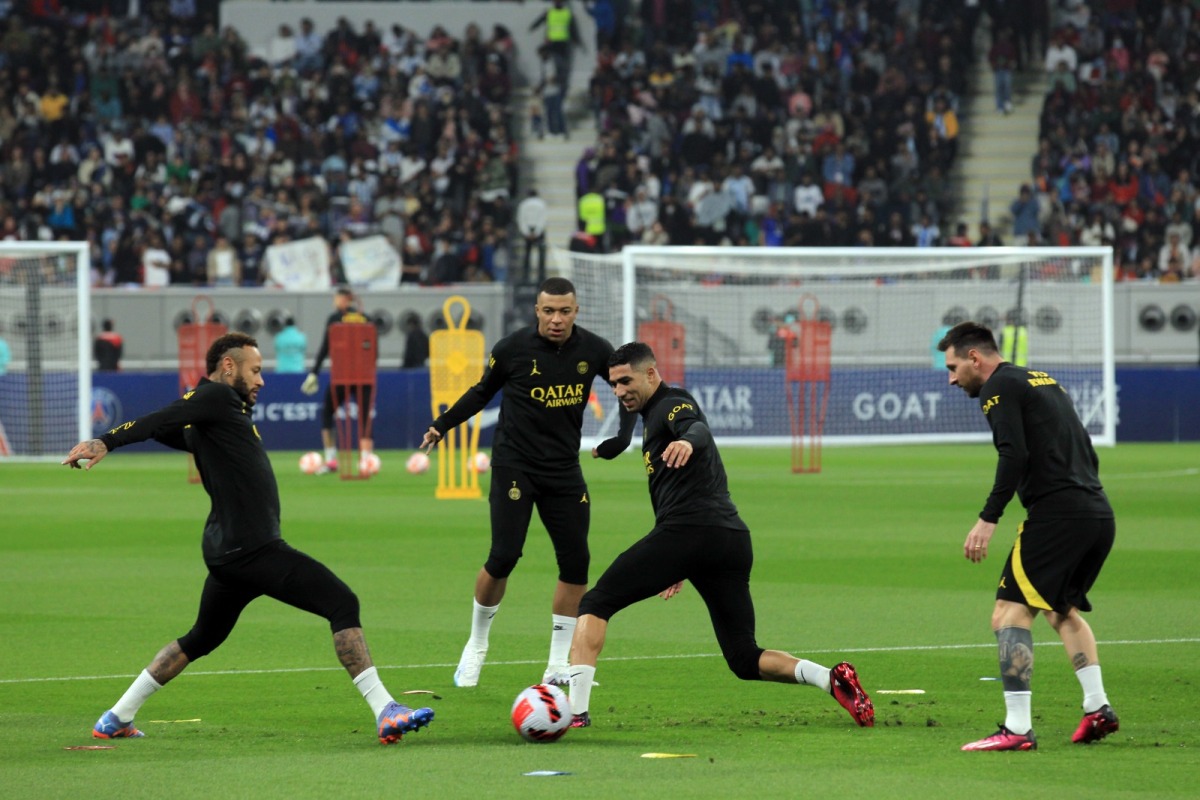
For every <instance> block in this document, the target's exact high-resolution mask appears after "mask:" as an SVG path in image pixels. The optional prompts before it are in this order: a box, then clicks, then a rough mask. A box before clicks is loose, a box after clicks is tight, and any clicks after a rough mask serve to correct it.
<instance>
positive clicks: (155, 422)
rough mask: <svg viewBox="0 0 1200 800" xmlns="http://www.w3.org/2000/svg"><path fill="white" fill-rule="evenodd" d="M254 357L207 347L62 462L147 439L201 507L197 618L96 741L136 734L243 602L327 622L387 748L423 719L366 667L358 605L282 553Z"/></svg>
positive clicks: (321, 573)
mask: <svg viewBox="0 0 1200 800" xmlns="http://www.w3.org/2000/svg"><path fill="white" fill-rule="evenodd" d="M262 361H263V359H262V353H261V352H259V349H258V342H257V341H255V340H254V339H253V338H252V337H250V336H247V335H246V334H244V333H229V334H226V335H224V336H222V337H220V338H219V339H217V340H216V341H215V342H213V343H212V345H211V346H210V347H209V349H208V353H207V357H206V362H205V369H206V371H207V373H208V377H206V378H201V379H200V383H199V385H198V386H197V387H196V388H195V389H194V390H192V391H190V392H188V393H187V394H185V395H184V396H183V397H182V398H180V399H179V400H176V401H175V402H173V403H171V404H170V405H168V406H166V407H164V408H162V409H160V410H158V411H153V412H151V413H149V414H146V415H145V416H143V417H139V418H138V419H135V420H133V421H132V422H126V423H124V424H122V425H118V426H117V427H116V428H113V429H112V430H111V431H109V432H108V433H106V434H104V435H103V436H101V437H100V438H98V439H90V440H88V441H85V442H80V443H79V444H77V445H75V447H73V448H71V452H70V453H68V454H67V457H66V459H65V460H64V461H63V463H64V464H68V465H70V466H71V467H73V468H75V469H80V468H81V464H80V462H82V461H86V462H88V464H87V466H86V467H84V468H85V469H89V470H90V469H91V468H92V467H94V466H96V464H98V463H99V462H100V460H101V459H103V458H104V457H105V456H106V455H108V453H109V452H110V451H112V450H115V449H116V448H118V447H121V446H123V445H128V444H134V443H135V442H144V441H147V440H148V439H154V440H155V441H158V442H160V443H162V444H165V445H167V446H168V447H174V448H176V449H177V450H186V451H188V452H190V453H192V455H193V456H194V457H195V459H196V468H197V469H198V470H199V471H200V479H201V480H202V481H203V482H204V489H205V491H206V492H208V495H209V497H210V498H211V499H212V509H211V510H210V511H209V514H208V519H207V520H206V521H205V523H204V541H203V548H202V549H203V553H204V563H205V564H206V565H207V567H208V576H207V577H206V578H205V580H204V589H203V590H202V591H201V594H200V611H199V613H198V614H197V616H196V622H195V624H194V625H193V626H192V629H191V630H190V631H188V632H187V633H186V634H184V635H183V636H181V637H179V638H178V639H176V640H175V641H173V642H171V643H170V644H168V645H167V646H166V647H164V648H163V649H162V650H160V651H159V653H158V655H157V656H155V657H154V660H153V661H151V662H150V665H149V666H147V667H146V668H145V669H144V670H142V673H141V674H140V675H138V677H137V678H136V679H135V680H134V682H133V684H132V685H131V686H130V687H129V689H128V690H126V692H125V694H124V695H122V696H121V699H120V700H118V701H117V704H116V705H114V706H113V707H112V708H111V709H109V710H108V711H105V712H104V714H103V715H102V716H101V717H100V720H99V721H98V722H97V723H96V725H95V728H94V729H93V731H92V735H93V736H95V737H96V738H98V739H118V738H126V737H136V736H142V735H143V734H142V732H141V731H140V730H138V729H137V728H135V727H134V725H133V718H134V715H135V714H137V711H138V709H140V708H141V707H142V704H143V703H145V702H146V700H147V699H149V697H150V695H152V694H154V693H155V692H156V691H158V690H159V689H161V688H162V687H163V686H164V685H165V684H166V683H167V682H168V681H170V680H171V679H173V678H174V677H175V676H176V675H178V674H179V673H181V672H183V670H184V669H185V668H186V667H187V665H188V664H190V663H191V662H193V661H195V660H196V659H198V658H201V657H202V656H205V655H208V654H209V653H211V652H212V651H213V650H215V649H216V648H217V647H218V646H219V645H220V644H221V643H222V642H224V641H225V639H226V638H227V637H228V636H229V634H230V632H232V631H233V627H234V625H235V624H236V623H237V620H238V616H239V615H240V614H241V613H242V610H243V609H244V608H245V607H246V606H247V605H249V604H250V602H251V601H252V600H254V599H255V598H258V597H262V596H263V595H266V596H267V597H271V598H274V599H275V600H279V601H280V602H282V603H287V604H288V605H290V606H294V607H295V608H299V609H301V610H303V611H308V612H310V613H313V614H316V615H318V616H321V617H324V618H325V619H327V620H329V627H330V629H331V630H332V631H333V644H334V649H335V650H336V652H337V657H338V660H339V661H340V662H341V664H342V666H343V667H345V668H346V671H347V672H349V673H350V677H351V678H352V679H353V680H354V685H355V686H356V687H358V690H359V691H360V692H361V693H362V696H363V697H364V698H365V699H366V701H367V704H368V705H369V706H370V707H371V712H372V713H373V714H374V715H375V719H376V723H377V725H378V733H379V740H380V741H381V742H383V743H384V744H392V743H394V742H396V741H398V740H399V739H400V737H401V736H402V735H403V734H405V733H407V732H409V731H414V730H417V729H418V728H421V727H423V726H425V725H428V724H429V722H430V720H432V719H433V711H432V709H429V708H419V709H416V710H413V709H411V708H408V707H407V706H402V705H400V704H399V703H397V702H396V701H395V700H393V699H392V696H391V694H390V693H389V692H388V690H387V689H386V688H385V687H384V685H383V683H382V681H381V680H380V679H379V674H378V673H377V672H376V670H375V667H374V665H373V663H372V661H371V654H370V652H369V651H368V650H367V643H366V640H365V639H364V638H363V632H362V625H361V623H360V622H359V606H358V598H357V597H356V596H355V594H354V592H352V591H351V590H350V587H349V586H347V585H346V584H345V583H343V582H342V581H341V580H340V579H339V578H338V577H337V576H336V575H334V574H333V572H331V571H330V570H329V568H328V567H326V566H325V565H324V564H322V563H320V562H319V561H317V560H315V559H313V558H312V557H310V556H307V555H305V554H304V553H301V552H300V551H298V550H295V549H293V548H292V547H290V546H289V545H288V544H287V543H286V542H284V540H283V538H282V537H281V535H280V528H279V487H278V486H277V485H276V483H275V473H274V472H273V471H272V469H271V462H270V460H269V459H268V457H267V451H266V450H265V449H264V448H263V444H262V440H261V439H260V438H259V435H258V430H257V429H256V428H255V426H254V423H253V421H252V419H251V409H252V408H253V406H254V403H255V401H256V400H257V398H258V392H259V390H260V389H262V387H263V377H262Z"/></svg>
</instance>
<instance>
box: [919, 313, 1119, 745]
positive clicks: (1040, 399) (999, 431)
mask: <svg viewBox="0 0 1200 800" xmlns="http://www.w3.org/2000/svg"><path fill="white" fill-rule="evenodd" d="M938 349H939V350H941V351H942V352H944V353H945V354H946V369H947V370H949V372H950V384H951V385H952V386H958V387H959V388H961V389H962V390H963V391H965V392H966V393H967V394H968V395H969V396H970V397H977V398H979V405H980V407H981V408H982V409H983V413H984V416H985V417H987V421H988V425H989V426H990V427H991V429H992V441H993V442H994V443H995V445H996V451H997V453H998V454H999V460H998V463H997V465H996V477H995V481H994V482H993V484H992V491H991V494H990V495H988V498H987V502H986V503H984V506H983V511H981V512H980V514H979V519H978V520H977V521H976V522H975V525H974V526H973V527H972V528H971V530H970V532H969V533H968V534H967V538H966V541H965V542H964V543H963V555H964V556H965V557H966V558H967V559H968V560H970V561H971V562H972V563H975V564H978V563H980V562H981V561H982V560H983V559H984V558H986V557H987V554H988V545H989V543H990V542H991V539H992V534H994V533H995V531H996V523H997V521H998V520H999V519H1000V515H1001V514H1003V513H1004V508H1005V506H1007V505H1008V502H1009V501H1010V500H1011V499H1012V496H1013V494H1014V493H1016V494H1017V496H1018V497H1019V498H1020V499H1021V505H1023V506H1024V507H1025V511H1026V519H1025V521H1024V522H1023V523H1021V524H1020V525H1019V526H1018V527H1017V538H1016V541H1015V542H1014V543H1013V547H1012V550H1011V551H1010V552H1009V554H1008V560H1007V561H1006V562H1005V564H1004V571H1003V572H1002V573H1001V575H1000V585H999V588H997V589H996V606H995V609H994V610H993V611H992V630H993V631H995V634H996V641H997V643H998V645H999V651H1000V679H1001V680H1002V681H1003V683H1004V704H1005V706H1006V707H1007V716H1006V718H1005V721H1004V722H1003V723H1002V724H1001V725H1000V729H999V730H998V731H996V732H995V733H994V734H992V735H991V736H987V737H984V738H983V739H980V740H978V741H975V742H970V743H968V744H966V745H964V746H963V748H962V749H963V750H1036V749H1037V739H1036V737H1035V736H1034V734H1033V720H1032V711H1031V691H1030V681H1031V678H1032V676H1033V633H1032V630H1031V629H1032V627H1033V621H1034V619H1035V618H1036V617H1037V615H1038V613H1039V612H1041V614H1042V615H1043V616H1045V617H1046V621H1047V622H1049V623H1050V626H1051V627H1052V628H1054V630H1055V631H1057V632H1058V635H1059V638H1061V639H1062V642H1063V645H1064V646H1065V647H1066V649H1067V654H1068V655H1069V656H1070V657H1071V664H1072V666H1073V667H1074V668H1075V676H1076V677H1077V678H1078V679H1079V684H1080V686H1081V687H1082V688H1083V711H1084V715H1083V720H1082V721H1081V722H1080V723H1079V727H1078V728H1077V729H1076V730H1075V733H1074V734H1073V735H1072V736H1071V741H1073V742H1075V743H1077V744H1088V743H1090V742H1095V741H1099V740H1100V739H1103V738H1104V737H1105V736H1107V735H1108V734H1110V733H1113V732H1115V731H1116V730H1118V728H1119V724H1118V721H1117V715H1116V713H1115V712H1114V711H1113V709H1112V706H1110V705H1109V703H1108V696H1107V695H1106V694H1105V692H1104V681H1103V680H1102V678H1101V675H1100V659H1099V657H1098V656H1097V653H1096V637H1095V636H1094V635H1093V634H1092V629H1091V627H1090V626H1089V625H1088V624H1087V622H1086V621H1084V619H1083V617H1081V616H1080V615H1079V612H1080V611H1091V610H1092V604H1091V603H1090V602H1088V598H1087V592H1088V590H1089V589H1091V588H1092V584H1093V583H1095V581H1096V577H1097V576H1098V575H1099V574H1100V569H1101V567H1103V566H1104V560H1105V559H1106V558H1107V557H1108V552H1109V550H1111V549H1112V545H1113V539H1114V538H1115V536H1116V522H1115V521H1114V518H1113V511H1112V507H1111V506H1110V505H1109V504H1108V498H1107V497H1106V496H1105V494H1104V489H1103V488H1102V487H1101V485H1100V477H1099V459H1097V458H1096V451H1095V450H1094V449H1093V448H1092V441H1091V438H1090V437H1089V436H1088V433H1087V430H1086V429H1085V428H1084V427H1083V424H1082V423H1081V422H1080V421H1079V415H1078V414H1076V413H1075V406H1074V405H1073V403H1072V402H1071V398H1070V396H1069V395H1068V394H1067V393H1066V391H1064V390H1063V388H1062V387H1061V386H1059V385H1058V382H1057V381H1055V380H1054V378H1052V377H1051V376H1050V375H1048V374H1046V373H1045V372H1038V371H1036V370H1031V369H1026V368H1025V367H1018V366H1016V365H1014V364H1011V363H1009V362H1007V361H1005V360H1004V359H1003V357H1002V356H1001V355H1000V353H999V351H998V350H997V348H996V340H995V337H994V336H993V335H992V332H991V331H990V330H989V329H988V328H985V327H984V326H982V325H979V324H977V323H974V322H963V323H960V324H958V325H955V326H954V327H953V328H951V329H950V330H949V331H948V332H947V333H946V335H945V336H944V337H943V338H942V340H941V341H940V342H939V343H938Z"/></svg>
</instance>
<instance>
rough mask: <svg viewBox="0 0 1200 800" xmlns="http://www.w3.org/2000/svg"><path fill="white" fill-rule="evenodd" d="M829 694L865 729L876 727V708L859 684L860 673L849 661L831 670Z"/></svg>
mask: <svg viewBox="0 0 1200 800" xmlns="http://www.w3.org/2000/svg"><path fill="white" fill-rule="evenodd" d="M829 693H830V694H831V695H833V699H834V700H837V701H838V702H839V703H841V704H842V708H844V709H846V710H847V711H849V712H850V716H852V717H854V721H855V722H857V723H858V724H859V725H861V726H862V727H864V728H871V727H874V725H875V706H874V705H872V704H871V698H869V697H867V693H866V692H864V691H863V688H862V684H861V683H859V682H858V673H857V672H855V671H854V666H853V665H852V664H851V663H850V662H849V661H843V662H842V663H840V664H838V665H837V666H836V667H834V668H833V669H831V670H829Z"/></svg>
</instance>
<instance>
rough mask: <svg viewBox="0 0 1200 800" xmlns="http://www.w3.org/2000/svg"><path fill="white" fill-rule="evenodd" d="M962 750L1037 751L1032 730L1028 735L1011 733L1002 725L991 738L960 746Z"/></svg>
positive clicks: (1035, 738)
mask: <svg viewBox="0 0 1200 800" xmlns="http://www.w3.org/2000/svg"><path fill="white" fill-rule="evenodd" d="M962 749H963V750H1037V737H1036V736H1034V735H1033V729H1032V728H1030V729H1029V732H1028V733H1013V732H1012V731H1010V730H1009V729H1008V728H1006V727H1004V726H1003V725H1001V726H1000V730H998V731H996V732H995V733H993V734H992V735H991V736H987V737H984V738H983V739H980V740H979V741H977V742H969V743H968V744H964V745H963V746H962Z"/></svg>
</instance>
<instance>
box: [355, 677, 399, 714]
mask: <svg viewBox="0 0 1200 800" xmlns="http://www.w3.org/2000/svg"><path fill="white" fill-rule="evenodd" d="M354 685H355V686H356V687H358V691H359V692H361V693H362V696H363V699H364V700H366V701H367V705H369V706H370V707H371V713H372V714H374V715H375V719H379V715H380V714H382V713H383V710H384V709H385V708H387V706H388V703H390V702H392V700H393V698H392V695H391V693H390V692H388V690H387V687H386V686H384V685H383V681H381V680H379V672H378V671H377V670H376V669H375V668H374V667H367V668H366V669H364V670H363V671H362V672H360V673H358V675H357V676H356V677H355V678H354Z"/></svg>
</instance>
